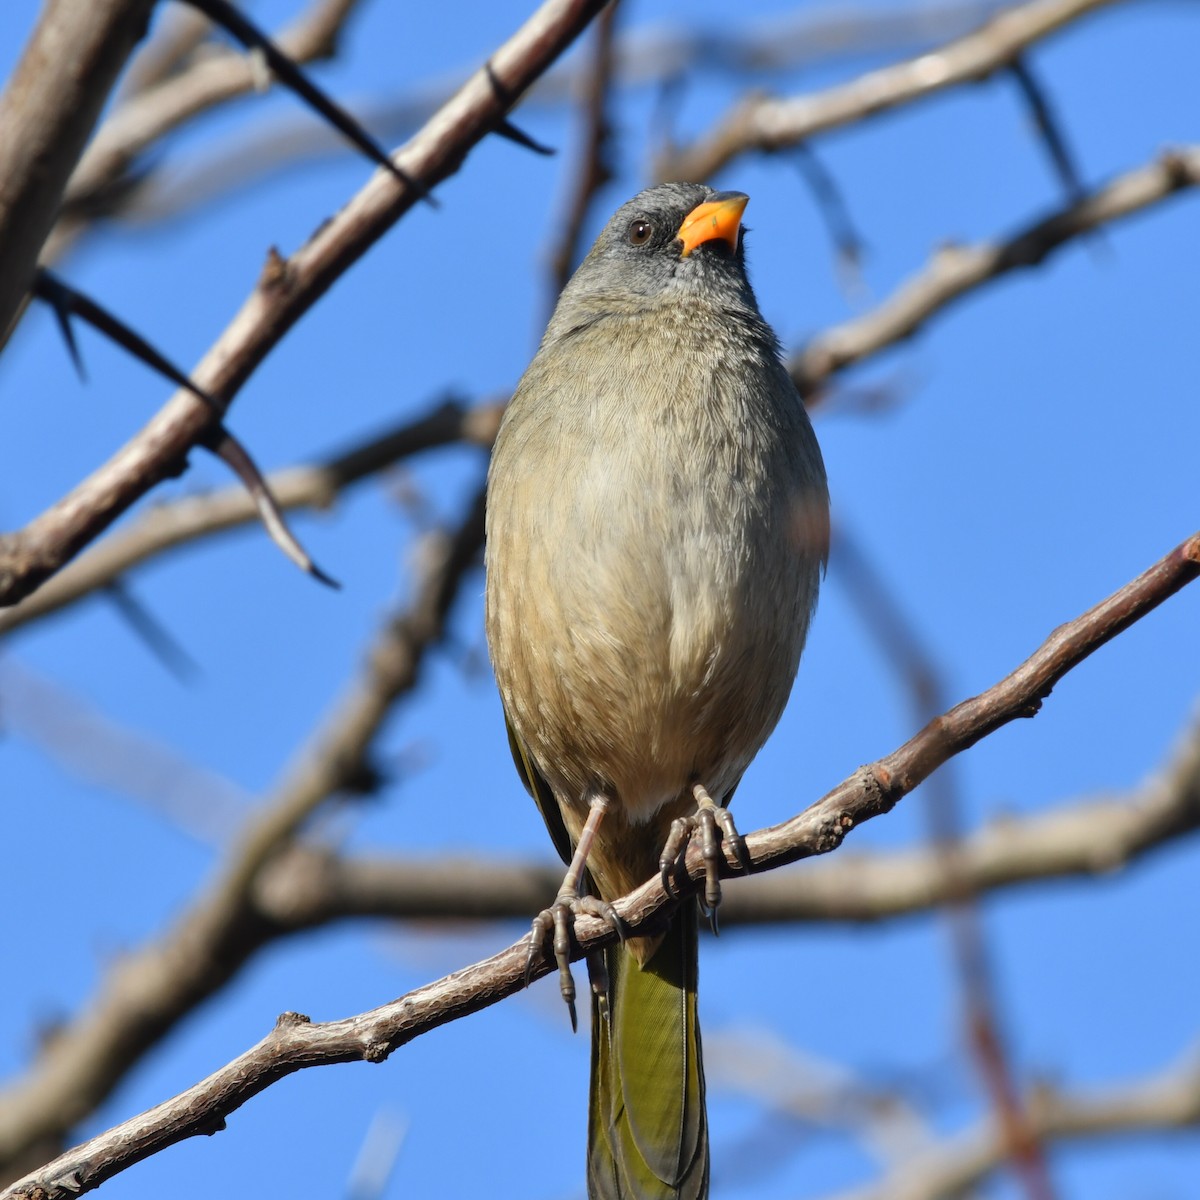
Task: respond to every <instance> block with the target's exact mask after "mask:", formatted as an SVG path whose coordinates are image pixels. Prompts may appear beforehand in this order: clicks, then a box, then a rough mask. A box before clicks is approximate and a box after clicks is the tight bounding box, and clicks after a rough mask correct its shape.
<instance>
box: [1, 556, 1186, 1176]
mask: <svg viewBox="0 0 1200 1200" xmlns="http://www.w3.org/2000/svg"><path fill="white" fill-rule="evenodd" d="M1198 574H1200V533H1196V534H1194V535H1193V536H1192V537H1191V538H1189V539H1188V540H1187V541H1186V542H1184V543H1183V544H1181V545H1180V546H1178V547H1177V548H1176V549H1175V550H1173V551H1172V552H1171V553H1170V554H1168V555H1167V556H1166V557H1165V558H1163V559H1161V560H1160V561H1159V562H1157V563H1156V564H1155V565H1154V566H1152V567H1151V568H1150V569H1149V570H1147V571H1145V572H1143V573H1142V574H1141V575H1139V576H1138V577H1137V579H1135V580H1133V581H1132V582H1131V583H1129V584H1127V585H1126V586H1125V587H1123V588H1121V589H1120V591H1118V592H1115V593H1114V594H1113V595H1112V596H1110V597H1109V598H1108V599H1107V600H1104V601H1102V602H1101V603H1099V604H1097V605H1096V606H1095V607H1094V608H1092V609H1090V610H1088V611H1087V612H1086V613H1084V614H1083V615H1082V616H1081V617H1078V618H1077V619H1076V620H1074V621H1071V622H1068V623H1067V624H1065V625H1062V626H1060V627H1059V628H1058V629H1056V630H1055V631H1054V632H1053V633H1052V634H1051V635H1050V637H1049V638H1047V640H1046V641H1045V642H1044V643H1043V644H1042V645H1041V647H1040V648H1039V649H1038V650H1037V651H1035V653H1034V654H1033V655H1032V656H1031V657H1030V658H1028V659H1027V660H1026V661H1025V662H1024V663H1022V664H1021V665H1020V666H1019V667H1017V669H1016V670H1015V671H1013V672H1012V673H1011V674H1010V675H1008V676H1007V677H1006V678H1004V679H1002V680H1001V681H1000V682H999V683H997V684H995V685H994V686H993V687H991V688H989V689H988V690H987V691H985V692H983V693H981V694H980V695H978V696H975V697H973V698H972V699H970V700H965V701H963V702H962V703H961V704H958V705H956V706H955V707H954V708H952V709H950V710H949V711H948V712H946V713H944V714H942V715H941V716H939V717H937V718H935V719H934V720H932V721H930V722H929V723H928V724H927V725H926V726H925V728H924V729H922V730H921V731H920V732H919V733H918V734H916V735H915V736H914V737H913V738H910V739H909V741H907V742H906V743H905V744H904V745H903V746H901V747H900V748H899V749H897V750H895V751H894V752H893V753H891V754H889V755H887V756H886V757H885V758H882V759H879V760H878V761H877V762H875V763H872V764H870V765H869V766H866V767H862V768H860V769H859V770H858V771H856V772H855V773H854V774H853V775H852V776H850V778H848V779H847V780H845V781H844V782H843V783H841V784H840V785H839V786H838V787H836V788H834V790H833V791H831V792H829V793H828V794H827V795H825V796H824V797H822V798H821V799H820V800H818V801H817V802H816V803H815V804H813V805H811V806H810V807H809V808H807V809H805V810H804V811H803V812H802V813H800V814H799V815H798V816H796V817H793V818H792V819H791V820H789V821H786V822H784V823H783V824H781V825H775V826H772V827H771V828H769V829H764V830H760V831H759V832H757V833H754V834H751V835H749V836H748V837H747V838H746V847H747V851H748V853H749V855H750V860H751V862H752V864H753V868H752V869H753V870H754V871H755V872H759V871H765V870H769V869H771V868H773V867H776V866H780V865H782V864H784V863H787V862H795V861H797V860H799V859H801V858H807V857H810V856H812V855H816V854H826V853H828V852H829V851H831V850H835V849H836V848H837V847H838V846H839V845H841V843H842V841H843V840H844V838H845V836H846V834H847V833H848V832H849V831H850V830H851V829H853V828H855V827H856V826H857V825H861V824H862V823H863V822H864V821H868V820H871V819H872V818H874V817H877V816H880V815H881V814H883V813H885V812H888V811H890V810H891V809H892V808H893V807H894V806H895V804H896V803H897V802H898V801H899V800H900V799H901V798H902V797H903V796H905V795H906V794H907V793H908V792H910V791H912V789H913V788H915V787H916V786H917V785H918V784H919V783H921V782H922V781H923V780H924V779H926V778H927V777H928V776H929V775H930V773H932V772H933V771H934V770H936V769H937V767H939V766H940V765H941V764H942V763H944V762H946V761H947V759H949V758H951V757H953V756H954V755H955V754H959V753H961V752H962V751H963V750H966V749H968V748H969V747H970V746H972V745H974V744H975V743H976V742H977V741H979V740H980V739H981V738H983V737H986V736H987V735H988V734H989V733H992V732H994V731H995V730H996V729H999V728H1000V727H1001V726H1003V725H1005V724H1007V723H1009V722H1010V721H1013V720H1016V719H1017V718H1018V717H1031V716H1033V715H1035V714H1036V713H1037V711H1038V710H1039V708H1040V706H1041V703H1042V701H1043V700H1044V699H1045V698H1046V696H1048V695H1049V694H1050V691H1051V689H1052V688H1053V686H1054V685H1055V683H1057V682H1058V680H1059V679H1061V678H1062V676H1063V675H1065V674H1066V673H1067V672H1068V671H1069V670H1071V669H1072V668H1073V667H1075V666H1077V665H1078V664H1079V663H1080V662H1082V661H1083V660H1084V659H1085V658H1087V657H1088V656H1089V655H1090V654H1091V653H1093V651H1095V650H1097V649H1098V648H1099V647H1100V646H1102V645H1104V644H1105V643H1106V642H1108V641H1109V640H1111V639H1112V638H1114V637H1116V636H1117V635H1118V634H1119V633H1121V631H1122V630H1124V629H1126V628H1128V627H1129V626H1130V625H1131V624H1133V623H1134V622H1135V621H1137V620H1139V619H1140V618H1141V617H1143V616H1145V615H1146V614H1147V613H1149V612H1151V611H1152V610H1153V609H1154V608H1156V607H1157V606H1158V605H1159V604H1161V603H1163V602H1164V601H1165V600H1166V599H1168V598H1169V597H1170V596H1172V595H1174V593H1175V592H1177V591H1178V590H1179V589H1180V588H1182V587H1184V586H1185V585H1186V584H1187V583H1189V582H1190V581H1191V580H1193V579H1194V578H1196V576H1197V575H1198ZM686 867H687V872H688V878H689V886H690V887H691V888H694V887H695V884H696V882H697V881H699V880H702V879H703V876H704V871H705V866H704V861H703V855H702V849H701V847H699V846H692V847H691V848H690V849H689V852H688V855H687V860H686ZM245 882H247V883H248V882H249V880H246V881H245ZM678 902H679V896H678V895H670V894H668V893H667V892H666V891H665V890H664V889H663V886H662V883H661V881H660V880H659V879H657V878H655V879H652V880H650V881H649V882H647V883H645V884H643V885H642V886H641V887H640V888H638V889H637V890H636V891H635V892H633V893H631V894H630V895H629V896H627V897H626V898H625V899H624V900H622V901H620V902H619V903H618V905H617V908H618V910H619V912H620V914H621V917H622V918H623V920H624V921H625V923H626V925H627V926H628V930H629V932H630V933H634V934H641V933H651V932H653V931H654V930H655V929H656V928H657V927H658V926H660V925H661V924H662V923H663V922H664V921H665V919H666V918H667V915H668V913H669V912H670V911H671V910H672V909H673V908H674V907H675V906H676V904H677V903H678ZM575 934H576V946H575V948H574V954H573V957H575V958H580V957H582V956H583V955H585V954H587V953H589V952H591V951H593V950H597V949H600V948H601V947H602V946H605V945H608V944H610V943H611V942H613V941H614V940H615V938H616V934H615V933H614V932H613V930H612V929H611V927H610V926H609V925H608V923H607V922H606V921H603V920H601V919H598V918H590V917H584V918H581V919H580V920H579V921H578V922H577V923H576V926H575ZM527 957H528V936H526V937H525V938H522V939H521V941H519V942H517V943H515V944H514V945H512V946H509V947H508V948H507V949H505V950H503V951H501V952H500V953H499V954H496V955H494V956H493V957H491V958H489V959H487V960H486V961H484V962H480V963H476V964H474V965H473V966H470V967H467V968H465V969H463V970H461V971H458V972H455V973H454V974H453V975H449V976H446V977H445V978H443V979H440V980H438V981H436V982H434V983H431V984H427V985H426V986H425V987H422V988H418V989H417V990H415V991H413V992H410V993H408V995H406V996H403V997H401V998H400V999H399V1000H396V1001H393V1002H392V1003H390V1004H386V1005H383V1006H382V1007H380V1008H377V1009H373V1010H371V1011H370V1012H366V1013H362V1014H359V1015H357V1016H354V1017H349V1018H347V1019H345V1020H342V1021H331V1022H326V1023H322V1024H314V1023H312V1022H310V1021H309V1020H308V1018H306V1017H302V1016H300V1015H298V1014H295V1013H285V1014H284V1015H283V1016H282V1017H281V1018H280V1019H279V1021H278V1023H277V1024H276V1027H275V1029H274V1030H273V1031H272V1033H270V1034H269V1035H268V1036H267V1037H266V1038H265V1039H264V1040H263V1041H262V1042H260V1043H259V1044H258V1045H257V1046H255V1047H254V1048H253V1049H251V1050H249V1051H247V1052H246V1053H245V1054H243V1055H241V1056H240V1057H239V1058H237V1059H235V1060H234V1061H233V1062H231V1063H229V1064H228V1065H227V1066H225V1067H223V1068H222V1069H221V1070H219V1071H217V1072H215V1073H214V1074H212V1075H210V1076H209V1077H208V1078H207V1079H205V1080H203V1081H202V1082H201V1083H199V1084H197V1085H195V1086H194V1087H192V1088H189V1089H188V1090H187V1091H185V1092H182V1093H180V1095H178V1096H176V1097H174V1098H173V1099H172V1100H168V1101H166V1102H165V1103H163V1104H160V1105H158V1106H157V1107H155V1108H153V1109H150V1110H149V1111H147V1112H145V1113H143V1114H141V1115H139V1116H137V1117H134V1118H132V1119H131V1120H129V1121H126V1122H124V1123H123V1124H121V1125H118V1126H116V1127H115V1128H113V1129H111V1130H108V1131H107V1132H106V1133H103V1134H100V1135H99V1136H97V1137H95V1138H92V1139H91V1140H90V1141H88V1142H85V1143H84V1144H83V1145H81V1146H78V1147H76V1148H75V1149H74V1150H71V1151H69V1152H68V1153H66V1154H64V1155H61V1156H60V1157H59V1158H58V1159H56V1160H55V1161H54V1162H52V1163H50V1164H48V1165H47V1166H45V1167H43V1168H41V1169H40V1170H38V1171H36V1172H34V1173H33V1174H31V1175H28V1176H27V1177H26V1178H24V1179H22V1180H20V1181H18V1182H17V1183H15V1184H13V1185H12V1186H11V1187H10V1188H8V1189H7V1190H6V1191H4V1192H3V1193H0V1200H66V1198H67V1197H68V1196H75V1195H78V1194H80V1193H82V1192H86V1191H91V1190H92V1189H94V1188H96V1187H98V1186H99V1185H100V1184H101V1183H103V1182H104V1181H105V1180H106V1179H109V1178H111V1177H112V1176H113V1175H115V1174H117V1173H119V1172H120V1171H123V1170H125V1169H126V1168H128V1167H129V1166H132V1165H133V1164H134V1163H136V1162H140V1161H141V1160H142V1159H144V1158H146V1157H148V1156H149V1155H151V1154H154V1153H156V1152H157V1151H159V1150H161V1149H163V1148H165V1147H166V1146H169V1145H173V1144H174V1143H176V1142H178V1141H181V1140H183V1139H184V1138H187V1137H192V1136H195V1135H196V1134H200V1133H206V1134H207V1133H213V1132H216V1131H217V1130H219V1129H221V1128H222V1127H223V1125H224V1122H225V1118H226V1117H227V1116H228V1115H229V1114H230V1113H232V1112H234V1111H236V1109H238V1108H240V1107H241V1105H243V1104H244V1103H246V1101H247V1100H249V1099H250V1098H251V1097H252V1096H254V1095H256V1094H257V1093H258V1092H260V1091H262V1090H263V1089H264V1088H267V1087H269V1086H270V1085H271V1084H272V1083H274V1082H276V1081H277V1080H279V1079H281V1078H283V1077H284V1076H286V1075H289V1074H292V1073H293V1072H295V1071H298V1070H302V1069H304V1068H306V1067H312V1066H319V1065H327V1064H332V1063H339V1062H352V1061H366V1062H380V1061H382V1060H383V1059H385V1058H387V1057H388V1055H390V1054H391V1053H392V1052H393V1051H394V1050H396V1049H397V1048H398V1047H400V1046H402V1045H404V1044H405V1043H406V1042H409V1041H411V1040H412V1039H413V1038H415V1037H417V1036H419V1035H420V1034H422V1033H425V1032H428V1031H429V1030H431V1029H434V1028H436V1027H437V1026H439V1025H443V1024H445V1023H446V1022H448V1021H452V1020H455V1019H457V1018H459V1017H463V1016H466V1015H468V1014H469V1013H472V1012H477V1011H479V1010H480V1009H482V1008H485V1007H487V1006H489V1005H491V1004H494V1003H496V1002H497V1001H498V1000H501V999H503V998H504V997H506V996H509V995H512V994H513V993H515V992H517V991H519V990H520V989H521V988H522V987H523V986H524V985H525V982H526V959H527ZM553 968H554V963H553V959H552V957H550V956H547V954H546V952H545V947H543V948H542V951H541V953H540V954H538V955H535V958H534V966H533V971H532V974H533V976H534V977H539V976H541V975H544V974H547V973H548V972H549V971H550V970H552V969H553Z"/></svg>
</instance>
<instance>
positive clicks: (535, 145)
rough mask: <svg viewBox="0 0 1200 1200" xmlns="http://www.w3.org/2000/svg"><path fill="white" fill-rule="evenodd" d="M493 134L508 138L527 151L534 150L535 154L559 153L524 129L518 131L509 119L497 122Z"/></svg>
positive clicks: (502, 118) (503, 118)
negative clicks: (536, 139)
mask: <svg viewBox="0 0 1200 1200" xmlns="http://www.w3.org/2000/svg"><path fill="white" fill-rule="evenodd" d="M493 132H494V133H498V134H499V135H500V136H501V137H502V138H507V139H508V140H509V141H510V142H516V144H517V145H518V146H524V147H525V149H526V150H532V151H533V152H534V154H544V155H546V156H550V155H553V154H557V153H558V151H557V150H555V149H554V147H553V146H546V145H544V144H543V143H541V142H538V141H535V140H534V139H533V138H531V137H530V136H529V134H527V133H526V132H525V131H524V130H523V129H518V128H517V127H516V126H515V125H514V124H513V123H512V122H511V121H510V120H508V118H507V117H501V118H500V120H499V121H497V122H496V126H495V129H494V130H493Z"/></svg>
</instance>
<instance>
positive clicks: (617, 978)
mask: <svg viewBox="0 0 1200 1200" xmlns="http://www.w3.org/2000/svg"><path fill="white" fill-rule="evenodd" d="M698 936H699V934H698V928H697V914H696V907H695V905H692V904H688V905H685V906H684V910H683V911H681V912H680V914H679V916H678V917H676V919H675V923H674V925H673V926H672V928H671V930H670V931H669V932H668V933H667V935H666V937H665V938H664V939H663V941H662V944H661V945H660V946H659V947H658V949H657V950H656V951H655V953H654V955H653V956H652V957H651V958H650V960H649V961H648V962H647V963H646V965H645V966H644V967H639V966H638V964H637V961H636V959H634V957H633V955H631V954H630V953H629V951H628V950H626V949H625V948H623V947H621V946H615V947H613V948H612V949H611V950H609V951H608V952H607V955H606V961H607V966H608V973H609V998H608V1005H607V1013H604V1012H601V1011H600V1006H599V1005H598V1004H597V1003H596V1002H595V1001H593V1006H592V1085H591V1101H590V1114H589V1118H590V1119H589V1136H588V1195H589V1197H590V1198H591V1200H703V1198H704V1197H706V1196H707V1195H708V1121H707V1117H706V1115H705V1107H704V1068H703V1063H702V1061H701V1056H700V1024H699V1020H698V1017H697V1011H696V975H697V961H698Z"/></svg>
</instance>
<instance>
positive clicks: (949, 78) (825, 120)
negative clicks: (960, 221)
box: [654, 0, 1113, 180]
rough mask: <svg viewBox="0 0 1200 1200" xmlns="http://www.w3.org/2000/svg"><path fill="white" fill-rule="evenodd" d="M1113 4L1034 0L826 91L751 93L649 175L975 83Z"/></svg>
mask: <svg viewBox="0 0 1200 1200" xmlns="http://www.w3.org/2000/svg"><path fill="white" fill-rule="evenodd" d="M1111 3H1113V0H1032V2H1031V3H1028V4H1022V5H1020V6H1019V7H1016V8H1010V9H1008V10H1006V11H1005V12H1002V13H1000V14H999V15H998V16H995V17H993V18H992V19H991V20H990V21H989V22H988V23H987V24H986V25H984V26H982V27H981V28H980V29H977V30H975V31H974V32H973V33H969V34H967V35H966V36H965V37H961V38H958V39H956V40H955V41H952V42H947V43H946V44H945V45H944V46H942V47H941V48H940V49H938V50H933V51H930V52H928V53H926V54H921V55H918V56H917V57H916V58H912V59H909V60H908V61H906V62H902V63H896V64H895V65H894V66H890V67H883V68H881V69H880V70H878V71H869V72H868V73H867V74H865V75H861V76H859V77H858V78H857V79H854V80H851V81H850V82H849V83H843V84H839V85H838V86H837V87H832V88H829V89H828V90H826V91H823V92H816V93H814V94H812V95H809V96H798V97H796V98H794V99H790V100H778V99H774V98H771V97H767V96H763V95H761V94H759V95H751V96H749V97H747V98H746V99H744V100H742V101H741V102H740V103H739V104H738V105H736V106H735V107H734V109H733V110H732V111H731V112H730V113H729V114H728V116H726V117H725V118H724V119H723V120H722V121H720V122H719V123H718V124H717V126H716V128H715V129H714V130H713V131H712V132H711V133H710V134H708V135H707V136H706V137H704V138H702V139H700V140H699V141H697V142H695V143H694V144H693V145H691V146H686V147H682V148H678V147H677V148H672V149H668V150H667V151H666V152H665V153H663V154H662V155H661V156H660V157H659V159H658V161H657V162H656V163H655V166H654V174H655V177H656V178H657V179H659V180H667V179H711V178H712V177H713V176H715V175H716V174H717V172H718V171H720V170H721V168H722V167H724V166H726V165H727V164H728V163H729V162H730V161H731V160H732V159H734V158H736V157H737V156H738V155H740V154H745V153H746V152H747V151H750V150H758V151H761V152H763V153H773V152H775V151H777V150H781V149H783V148H784V147H787V146H795V145H796V144H797V143H799V142H803V141H805V140H806V139H808V138H811V137H813V136H814V135H816V134H818V133H824V132H826V131H828V130H830V129H836V128H838V127H839V126H843V125H850V124H853V123H855V122H858V121H862V120H864V119H865V118H867V117H871V116H875V115H877V114H879V113H881V112H886V111H887V110H889V109H892V108H898V107H899V106H901V105H903V104H910V103H912V102H913V101H914V100H921V99H923V98H924V97H926V96H930V95H933V94H934V93H936V92H939V91H943V90H945V89H946V88H951V87H958V86H959V85H961V84H964V83H979V82H981V81H982V80H984V79H987V78H988V77H989V76H990V75H992V74H994V73H995V72H996V71H999V70H1002V69H1004V68H1006V67H1007V66H1008V65H1009V64H1010V63H1011V62H1012V60H1013V59H1014V58H1015V57H1017V56H1018V55H1019V54H1020V53H1021V52H1022V51H1023V50H1025V49H1026V48H1027V47H1029V46H1031V45H1033V43H1034V42H1037V41H1041V40H1042V39H1043V38H1046V37H1048V36H1049V35H1050V34H1052V33H1054V32H1055V31H1056V30H1059V29H1061V28H1062V27H1063V26H1064V25H1067V24H1069V23H1070V22H1072V21H1077V20H1078V19H1079V18H1080V17H1083V16H1085V15H1086V14H1088V13H1090V12H1093V11H1094V10H1096V9H1099V8H1103V7H1105V6H1106V5H1108V4H1111Z"/></svg>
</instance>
